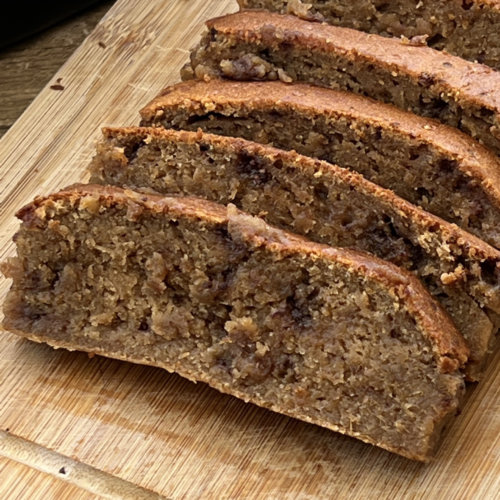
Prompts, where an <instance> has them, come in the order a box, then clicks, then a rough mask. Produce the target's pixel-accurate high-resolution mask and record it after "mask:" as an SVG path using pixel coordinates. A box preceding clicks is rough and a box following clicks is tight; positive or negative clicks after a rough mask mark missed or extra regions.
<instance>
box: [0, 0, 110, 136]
mask: <svg viewBox="0 0 500 500" xmlns="http://www.w3.org/2000/svg"><path fill="white" fill-rule="evenodd" d="M112 5H113V1H112V0H100V1H99V0H78V1H67V0H66V1H54V0H49V1H43V2H32V1H30V2H27V1H25V0H21V1H19V0H17V1H16V0H14V2H12V3H11V4H9V9H8V11H10V12H15V14H12V15H11V14H9V15H7V11H5V10H4V15H2V16H0V28H1V29H0V137H1V136H2V135H3V134H5V132H6V131H7V130H8V129H9V128H10V126H11V125H12V124H13V123H14V122H15V121H16V119H17V118H18V117H19V115H21V113H22V112H23V111H24V110H25V109H26V107H27V106H28V105H29V104H30V103H31V101H32V100H33V99H34V98H35V97H36V95H37V94H38V93H39V92H40V90H42V88H43V87H44V86H45V85H46V84H47V83H48V82H50V81H51V80H52V78H53V75H54V74H55V72H56V71H57V70H58V69H59V68H60V67H61V66H62V65H63V64H64V62H65V61H66V60H67V59H68V58H69V57H70V56H71V54H72V53H73V52H74V51H75V49H76V48H77V47H78V46H79V45H80V44H81V43H82V41H83V40H84V38H85V37H86V36H87V35H88V34H89V33H90V32H91V31H92V30H93V29H94V27H95V25H96V24H97V23H98V22H99V21H100V20H101V18H102V17H103V16H104V14H105V13H106V12H107V11H108V10H109V9H110V8H111V6H112ZM55 83H56V82H55V81H54V84H55Z"/></svg>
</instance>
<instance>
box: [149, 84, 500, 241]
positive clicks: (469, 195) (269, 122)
mask: <svg viewBox="0 0 500 500" xmlns="http://www.w3.org/2000/svg"><path fill="white" fill-rule="evenodd" d="M141 115H142V124H143V125H149V126H158V125H161V126H163V127H165V128H175V129H185V130H197V129H198V128H201V129H203V130H205V131H208V132H213V133H215V134H222V135H229V136H239V137H244V138H245V139H250V140H253V141H257V142H262V143H270V144H272V145H274V146H276V147H278V148H282V149H294V150H296V151H297V152H299V153H302V154H305V155H308V156H314V157H317V158H320V159H322V160H326V161H329V162H330V163H335V164H337V165H340V166H342V167H349V168H351V169H353V170H356V171H357V172H360V173H361V174H363V175H364V176H365V177H366V178H368V179H370V180H371V181H373V182H374V183H375V184H379V185H381V186H383V187H386V188H389V189H392V190H393V191H394V192H395V193H396V194H398V195H399V196H401V197H402V198H405V199H406V200H409V201H411V202H412V203H414V204H417V205H420V206H421V207H423V208H424V209H425V210H427V211H429V212H431V213H433V214H436V215H439V216H440V217H441V218H443V219H445V220H447V221H449V222H454V223H456V224H458V225H459V226H460V227H462V228H463V229H465V230H466V231H469V232H471V233H473V234H475V235H477V236H479V237H480V238H482V239H484V240H485V241H486V242H488V243H489V244H491V245H493V246H495V247H497V248H500V223H499V221H500V159H499V158H497V157H496V156H495V155H493V154H492V153H490V152H489V151H488V150H487V149H486V148H484V147H483V146H481V145H479V144H478V143H477V142H476V141H474V140H473V139H471V138H470V137H469V136H468V135H465V134H463V133H461V132H459V131H458V130H457V129H455V128H452V127H448V126H446V125H442V124H440V123H439V122H437V121H434V120H430V119H429V118H421V117H419V116H416V115H414V114H413V113H408V112H405V111H401V110H399V109H398V108H395V107H394V106H390V105H387V104H382V103H379V102H376V101H372V100H371V99H368V98H366V97H362V96H359V95H355V94H353V93H351V92H344V91H335V90H330V89H324V88H319V87H315V86H311V85H304V84H298V83H297V84H294V85H293V86H290V85H287V84H285V83H281V82H234V81H229V80H211V81H209V82H203V81H196V80H192V81H189V82H184V83H181V84H178V85H174V86H172V87H169V88H167V89H165V90H164V91H163V92H162V94H161V95H160V96H158V97H157V98H156V99H154V100H153V101H152V102H151V103H150V104H148V105H147V106H146V107H145V108H144V109H143V110H142V111H141Z"/></svg>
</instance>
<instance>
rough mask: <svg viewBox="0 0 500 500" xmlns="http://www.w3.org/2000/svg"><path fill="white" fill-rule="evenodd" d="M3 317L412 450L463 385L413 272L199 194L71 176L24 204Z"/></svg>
mask: <svg viewBox="0 0 500 500" xmlns="http://www.w3.org/2000/svg"><path fill="white" fill-rule="evenodd" d="M18 217H20V219H21V220H22V221H23V223H22V226H21V229H20V231H19V232H18V233H17V235H16V237H15V240H16V245H17V252H18V257H17V258H16V259H14V260H13V261H11V262H10V264H9V265H6V266H4V267H6V268H7V269H6V272H7V274H9V275H10V276H11V277H12V278H13V280H14V282H13V285H12V288H11V290H10V292H9V294H8V297H7V301H6V304H5V320H4V327H5V328H6V329H8V330H11V331H13V332H16V333H18V334H19V335H21V336H23V337H27V338H30V339H32V340H35V341H39V342H46V343H48V344H50V345H52V346H55V347H64V348H67V349H77V350H82V351H88V352H93V353H97V354H101V355H104V356H109V357H113V358H118V359H124V360H128V361H133V362H137V363H144V364H149V365H154V366H160V367H162V368H165V369H167V370H169V371H175V372H178V373H179V374H180V375H182V376H184V377H187V378H189V379H191V380H194V381H202V382H206V383H208V384H210V385H211V386H212V387H215V388H216V389H219V390H220V391H222V392H225V393H228V394H232V395H234V396H237V397H239V398H242V399H244V400H245V401H251V402H253V403H255V404H258V405H260V406H264V407H266V408H270V409H272V410H274V411H278V412H280V413H283V414H286V415H290V416H292V417H297V418H300V419H302V420H305V421H307V422H313V423H316V424H319V425H322V426H324V427H327V428H329V429H332V430H335V431H339V432H342V433H345V434H348V435H351V436H354V437H357V438H359V439H362V440H363V441H366V442H368V443H372V444H375V445H377V446H381V447H383V448H386V449H388V450H390V451H393V452H395V453H400V454H401V455H404V456H406V457H409V458H413V459H417V460H425V459H427V458H428V457H429V455H430V454H431V451H432V448H433V446H434V443H435V441H436V439H437V437H438V434H439V430H440V428H441V426H442V423H443V421H444V420H445V418H446V417H447V416H448V415H452V414H453V413H454V412H455V411H456V408H457V405H458V400H459V396H460V395H461V393H462V391H463V377H462V376H461V375H460V373H459V371H458V369H459V367H460V366H461V364H462V363H463V362H464V360H465V359H466V355H467V349H466V347H465V345H464V342H463V339H462V338H461V336H460V335H459V334H458V333H457V332H456V330H455V329H454V327H453V325H452V324H451V322H450V321H449V319H448V318H447V316H446V315H445V314H444V313H443V312H442V311H441V309H440V308H439V307H438V306H437V305H436V304H435V303H434V301H433V300H432V299H431V297H430V296H429V295H428V294H427V292H426V291H425V289H424V288H423V287H422V285H421V284H420V283H419V282H418V280H416V279H415V278H414V277H413V276H412V275H411V274H409V273H407V272H405V271H402V270H400V269H398V268H397V267H395V266H392V265H391V264H389V263H386V262H384V261H381V260H378V259H376V258H374V257H371V256H369V255H366V254H363V253H360V252H355V251H352V250H347V249H333V248H329V247H326V246H323V245H318V244H314V243H310V242H308V241H307V240H304V239H302V238H300V237H297V236H295V235H292V234H287V233H285V232H283V231H280V230H277V229H273V228H271V227H270V226H267V225H266V224H265V223H264V222H263V221H261V220H260V219H256V218H252V217H249V216H245V215H243V214H241V213H240V212H238V211H236V209H233V210H231V209H230V210H228V211H226V208H225V207H222V206H219V205H216V204H212V203H209V202H206V201H203V200H199V199H189V198H188V199H185V198H161V197H158V196H156V197H155V196H146V195H144V194H137V193H134V192H131V191H122V190H119V189H116V188H107V187H96V186H81V187H73V188H71V189H68V190H66V191H62V192H60V193H58V194H55V195H52V196H49V197H48V198H38V199H37V200H36V201H35V202H34V203H32V204H31V205H28V206H26V207H25V208H23V209H21V210H20V211H19V213H18Z"/></svg>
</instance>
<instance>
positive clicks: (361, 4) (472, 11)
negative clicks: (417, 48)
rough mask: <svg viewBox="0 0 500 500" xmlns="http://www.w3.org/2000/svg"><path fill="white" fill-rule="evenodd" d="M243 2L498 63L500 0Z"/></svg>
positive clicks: (245, 5)
mask: <svg viewBox="0 0 500 500" xmlns="http://www.w3.org/2000/svg"><path fill="white" fill-rule="evenodd" d="M238 3H239V4H240V6H241V7H242V8H250V9H269V10H272V11H275V12H281V13H282V14H287V13H288V14H294V15H297V16H299V17H302V18H303V19H308V20H312V21H326V22H328V23H330V24H333V25H336V26H345V27H347V28H353V29H358V30H361V31H367V32H369V33H376V34H378V35H383V36H396V37H400V36H405V37H406V38H408V39H410V43H427V44H428V45H429V46H431V47H433V48H434V49H438V50H446V51H447V52H449V53H450V54H455V55H457V56H460V57H463V58H464V59H468V60H469V61H478V62H481V63H483V64H487V65H488V66H491V67H493V68H495V69H497V70H499V69H500V37H499V36H498V35H499V27H500V2H499V1H498V0H463V1H459V0H433V1H432V2H431V1H429V0H420V1H419V2H415V1H413V0H302V1H301V0H238Z"/></svg>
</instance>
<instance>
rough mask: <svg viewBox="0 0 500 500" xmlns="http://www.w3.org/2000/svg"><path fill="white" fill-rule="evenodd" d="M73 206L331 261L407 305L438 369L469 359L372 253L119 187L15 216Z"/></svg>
mask: <svg viewBox="0 0 500 500" xmlns="http://www.w3.org/2000/svg"><path fill="white" fill-rule="evenodd" d="M68 201H69V203H70V205H72V206H74V207H75V208H78V209H79V210H87V211H90V212H94V213H97V212H98V211H99V208H100V207H102V206H104V207H110V206H120V205H121V206H125V207H127V210H128V214H129V217H130V218H131V219H134V218H136V217H140V216H142V215H146V216H147V215H149V214H151V215H153V216H154V214H168V215H169V216H170V217H172V218H174V219H175V218H176V217H183V218H193V219H197V220H202V221H205V222H207V223H208V224H215V225H220V224H222V225H227V226H228V229H229V232H230V234H231V236H232V237H233V238H236V239H238V238H240V239H243V240H244V241H245V242H246V243H247V244H249V245H250V246H252V247H254V248H258V247H261V246H265V247H267V248H269V249H270V250H272V251H273V252H274V253H276V254H280V255H282V256H286V255H300V254H302V255H307V256H309V257H312V258H318V259H324V260H327V261H331V262H332V263H335V264H337V265H340V266H341V267H344V268H346V269H349V271H350V272H351V273H352V274H353V275H355V276H358V278H359V279H360V280H363V279H370V280H374V281H376V282H379V283H381V284H382V285H384V286H385V287H387V288H388V289H389V291H390V293H392V294H393V295H394V297H395V299H398V300H402V301H404V303H405V305H406V307H407V308H408V311H409V312H410V313H411V314H413V315H414V316H415V318H416V319H417V320H419V321H420V322H421V325H422V327H423V328H422V332H423V333H424V335H427V336H428V339H429V341H430V342H431V344H432V345H433V349H434V354H435V357H436V360H437V363H438V366H439V368H440V370H441V371H442V372H444V373H449V372H453V371H456V370H457V369H458V368H459V367H461V366H463V365H464V363H465V362H466V360H467V356H468V348H467V346H466V344H465V341H464V339H463V337H462V336H461V335H460V334H459V333H458V332H457V330H456V328H455V327H454V325H453V323H452V322H451V320H450V319H449V318H448V316H447V315H446V314H445V313H444V311H443V310H442V309H441V308H440V306H439V305H438V304H437V303H436V302H435V301H434V300H433V299H432V298H431V296H430V295H429V293H428V292H427V290H426V289H425V287H424V286H423V285H422V284H421V283H420V281H419V280H418V279H417V278H415V276H413V275H412V274H411V273H409V272H407V271H404V270H402V269H400V268H398V267H397V266H395V265H393V264H390V263H388V262H386V261H383V260H381V259H378V258H376V257H373V256H371V255H369V254H366V253H363V252H359V251H355V250H350V249H346V248H332V247H328V246H326V245H321V244H318V243H313V242H310V241H309V240H306V239H305V238H302V237H300V236H297V235H294V234H291V233H288V232H286V231H282V230H279V229H275V228H273V227H271V226H269V225H268V224H266V223H265V222H264V221H263V220H261V219H259V218H256V217H252V216H249V215H246V214H244V213H243V212H240V211H239V210H237V209H236V208H234V207H229V208H226V207H223V206H221V205H218V204H216V203H213V202H209V201H205V200H200V199H197V198H183V197H163V196H157V195H151V194H144V193H137V192H134V191H131V190H124V189H121V188H117V187H110V186H100V185H83V184H76V185H73V186H70V187H68V188H66V189H64V190H62V191H60V192H58V193H55V194H53V195H50V196H48V197H37V198H36V199H35V200H34V201H33V202H32V203H30V204H28V205H26V206H25V207H23V208H22V209H20V210H19V211H18V212H17V214H16V215H17V217H18V218H20V219H21V220H22V221H23V224H24V225H25V226H28V227H39V226H41V225H43V223H44V221H45V220H48V219H50V217H51V215H50V214H51V213H52V212H54V211H57V210H58V209H59V208H61V207H62V206H63V205H64V204H67V203H68Z"/></svg>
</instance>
